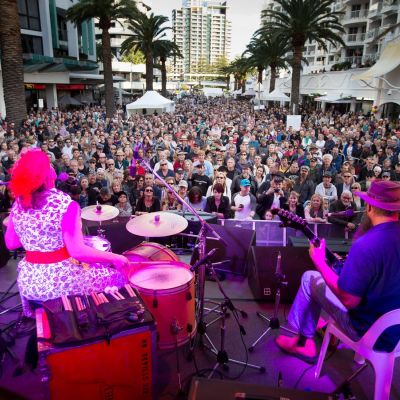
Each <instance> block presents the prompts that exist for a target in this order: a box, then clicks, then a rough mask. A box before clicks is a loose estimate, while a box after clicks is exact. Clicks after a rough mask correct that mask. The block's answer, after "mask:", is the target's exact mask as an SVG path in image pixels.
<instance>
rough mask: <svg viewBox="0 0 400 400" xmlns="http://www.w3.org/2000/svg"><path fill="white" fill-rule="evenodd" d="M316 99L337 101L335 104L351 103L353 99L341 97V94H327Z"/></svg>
mask: <svg viewBox="0 0 400 400" xmlns="http://www.w3.org/2000/svg"><path fill="white" fill-rule="evenodd" d="M314 100H315V101H324V102H325V103H335V104H346V103H351V101H352V100H351V99H349V98H341V97H340V95H339V94H338V95H332V94H330V95H325V96H319V97H316V98H315V99H314Z"/></svg>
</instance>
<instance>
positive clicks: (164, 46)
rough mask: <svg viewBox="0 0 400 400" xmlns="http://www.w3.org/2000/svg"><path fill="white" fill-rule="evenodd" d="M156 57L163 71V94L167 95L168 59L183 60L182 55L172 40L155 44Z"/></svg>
mask: <svg viewBox="0 0 400 400" xmlns="http://www.w3.org/2000/svg"><path fill="white" fill-rule="evenodd" d="M154 55H155V57H156V58H159V59H160V63H161V66H160V70H161V94H162V95H163V96H166V95H167V68H166V66H165V63H166V62H167V59H168V58H171V57H174V58H175V57H179V58H183V56H182V53H181V51H180V49H179V47H178V45H177V44H176V43H175V42H172V41H171V40H157V41H155V42H154Z"/></svg>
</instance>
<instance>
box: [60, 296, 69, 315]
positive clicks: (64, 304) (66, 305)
mask: <svg viewBox="0 0 400 400" xmlns="http://www.w3.org/2000/svg"><path fill="white" fill-rule="evenodd" d="M61 301H62V304H63V307H64V310H65V311H68V304H67V302H66V300H65V296H64V295H62V296H61Z"/></svg>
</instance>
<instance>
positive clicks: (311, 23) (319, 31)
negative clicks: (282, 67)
mask: <svg viewBox="0 0 400 400" xmlns="http://www.w3.org/2000/svg"><path fill="white" fill-rule="evenodd" d="M275 2H276V3H277V4H278V5H280V6H281V10H282V11H277V10H272V9H267V10H264V11H263V12H262V17H263V18H264V19H265V21H266V22H265V23H264V25H263V26H262V27H261V28H260V29H259V30H258V31H257V32H256V33H257V34H261V35H263V36H264V37H270V38H271V39H273V40H275V39H279V40H280V41H281V42H282V43H289V44H290V46H291V49H292V51H293V59H292V63H291V64H292V89H291V105H290V106H291V111H292V113H294V114H297V113H298V108H299V98H300V70H301V60H302V58H303V51H304V46H305V43H306V42H307V40H310V41H316V42H317V43H318V45H320V46H321V47H322V48H323V49H324V50H327V46H326V43H327V42H329V43H332V44H333V45H336V44H337V43H340V44H342V45H343V46H344V45H345V44H344V42H343V40H342V38H341V36H340V35H339V33H341V32H344V29H343V26H342V25H341V24H340V22H339V16H340V15H341V13H340V12H336V11H332V10H331V6H332V4H333V3H332V1H331V0H275Z"/></svg>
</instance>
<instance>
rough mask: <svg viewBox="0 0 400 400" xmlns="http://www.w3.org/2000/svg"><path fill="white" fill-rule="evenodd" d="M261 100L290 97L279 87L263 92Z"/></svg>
mask: <svg viewBox="0 0 400 400" xmlns="http://www.w3.org/2000/svg"><path fill="white" fill-rule="evenodd" d="M261 100H265V101H290V97H289V96H286V94H285V93H283V92H281V91H280V90H279V89H275V90H273V91H272V92H271V93H267V92H263V93H262V95H261Z"/></svg>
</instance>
